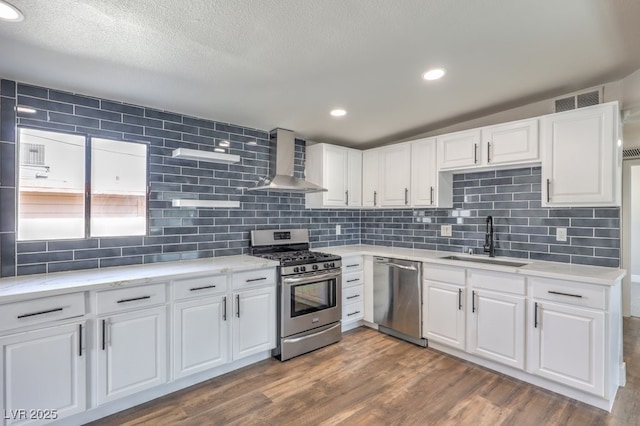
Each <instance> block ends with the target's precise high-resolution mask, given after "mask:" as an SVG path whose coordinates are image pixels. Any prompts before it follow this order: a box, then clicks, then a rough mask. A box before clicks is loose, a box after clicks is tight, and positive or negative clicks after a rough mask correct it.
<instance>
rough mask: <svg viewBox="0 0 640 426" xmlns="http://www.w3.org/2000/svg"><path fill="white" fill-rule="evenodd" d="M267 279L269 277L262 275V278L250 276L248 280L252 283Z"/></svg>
mask: <svg viewBox="0 0 640 426" xmlns="http://www.w3.org/2000/svg"><path fill="white" fill-rule="evenodd" d="M266 279H267V277H261V278H250V279H248V280H247V281H246V282H248V283H250V282H253V281H264V280H266Z"/></svg>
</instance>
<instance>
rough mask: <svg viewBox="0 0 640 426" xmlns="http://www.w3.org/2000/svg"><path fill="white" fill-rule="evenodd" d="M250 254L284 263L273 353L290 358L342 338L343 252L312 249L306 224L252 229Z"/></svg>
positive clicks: (281, 357) (286, 358)
mask: <svg viewBox="0 0 640 426" xmlns="http://www.w3.org/2000/svg"><path fill="white" fill-rule="evenodd" d="M250 253H251V255H253V256H260V257H264V258H267V259H271V260H277V261H279V262H280V267H279V270H280V280H279V283H278V347H277V348H276V349H275V350H274V352H273V355H274V356H277V357H278V358H280V360H281V361H285V360H288V359H290V358H293V357H295V356H298V355H301V354H304V353H307V352H310V351H313V350H315V349H318V348H321V347H323V346H327V345H330V344H332V343H335V342H338V341H339V340H340V339H341V338H342V329H341V327H342V324H341V321H340V320H341V318H342V302H341V300H342V278H341V277H342V275H341V267H342V262H341V259H340V256H336V255H332V254H326V253H320V252H316V251H310V250H309V231H308V230H307V229H279V230H261V231H251V248H250Z"/></svg>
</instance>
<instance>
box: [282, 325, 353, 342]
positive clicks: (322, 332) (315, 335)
mask: <svg viewBox="0 0 640 426" xmlns="http://www.w3.org/2000/svg"><path fill="white" fill-rule="evenodd" d="M338 327H340V328H342V323H341V322H338V323H336V324H335V325H333V326H331V327H329V328H327V329H326V330H322V331H319V332H317V333H313V334H308V335H306V336H301V337H294V338H292V339H291V338H288V337H287V338H284V339H282V341H283V342H286V343H298V342H302V341H305V340H307V339H317V338H318V336H322V335H323V334H326V333H329V332H331V331H333V330H335V329H336V328H338Z"/></svg>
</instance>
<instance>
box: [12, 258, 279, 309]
mask: <svg viewBox="0 0 640 426" xmlns="http://www.w3.org/2000/svg"><path fill="white" fill-rule="evenodd" d="M275 266H278V262H275V261H272V260H266V259H262V258H259V257H253V256H246V255H237V256H224V257H210V258H206V259H196V260H185V261H181V262H160V263H152V264H146V265H134V266H121V267H112V268H101V269H88V270H82V271H72V272H56V273H52V274H37V275H24V276H20V277H11V278H2V279H0V303H4V302H11V301H13V300H17V299H24V298H25V296H28V297H42V296H49V295H53V294H60V293H68V292H69V291H70V290H71V291H83V290H97V289H100V288H101V287H105V288H108V287H122V286H126V285H132V284H145V283H147V282H151V281H155V280H158V279H171V278H172V277H175V276H178V275H184V274H197V273H211V274H218V273H219V274H224V273H227V272H230V271H243V270H249V269H257V268H269V267H275Z"/></svg>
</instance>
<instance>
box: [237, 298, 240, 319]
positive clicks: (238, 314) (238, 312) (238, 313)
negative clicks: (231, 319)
mask: <svg viewBox="0 0 640 426" xmlns="http://www.w3.org/2000/svg"><path fill="white" fill-rule="evenodd" d="M236 317H238V318H240V295H239V294H236Z"/></svg>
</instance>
